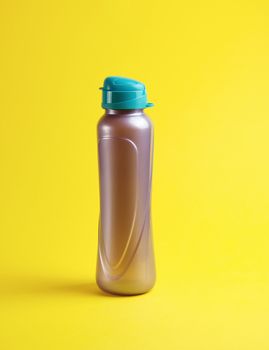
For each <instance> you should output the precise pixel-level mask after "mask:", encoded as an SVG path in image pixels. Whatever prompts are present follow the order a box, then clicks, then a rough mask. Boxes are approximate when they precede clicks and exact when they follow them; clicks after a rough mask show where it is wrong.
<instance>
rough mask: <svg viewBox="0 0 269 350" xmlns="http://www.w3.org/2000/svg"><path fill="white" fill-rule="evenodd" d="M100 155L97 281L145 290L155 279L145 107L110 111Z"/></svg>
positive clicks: (128, 290) (110, 288)
mask: <svg viewBox="0 0 269 350" xmlns="http://www.w3.org/2000/svg"><path fill="white" fill-rule="evenodd" d="M98 158H99V179H100V219H99V233H98V259H97V275H96V280H97V284H98V286H99V287H100V288H101V289H103V290H105V291H107V292H110V293H114V294H122V295H135V294H141V293H145V292H147V291H148V290H150V289H151V288H152V287H153V285H154V282H155V262H154V252H153V242H152V226H151V182H152V160H153V127H152V124H151V122H150V120H149V118H148V117H147V116H146V115H145V114H144V112H143V110H142V109H138V110H106V113H105V115H104V116H103V117H102V118H101V120H100V121H99V123H98Z"/></svg>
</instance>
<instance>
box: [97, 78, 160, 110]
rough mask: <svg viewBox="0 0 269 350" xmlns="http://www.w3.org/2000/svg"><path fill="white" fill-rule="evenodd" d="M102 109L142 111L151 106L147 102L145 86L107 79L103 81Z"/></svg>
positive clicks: (127, 80) (129, 80)
mask: <svg viewBox="0 0 269 350" xmlns="http://www.w3.org/2000/svg"><path fill="white" fill-rule="evenodd" d="M100 89H101V90H103V99H102V107H103V108H105V109H143V108H147V107H151V106H153V103H149V102H148V101H147V93H146V88H145V85H144V84H142V83H140V82H139V81H137V80H133V79H128V78H122V77H108V78H106V79H105V81H104V86H103V87H101V88H100Z"/></svg>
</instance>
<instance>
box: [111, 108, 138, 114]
mask: <svg viewBox="0 0 269 350" xmlns="http://www.w3.org/2000/svg"><path fill="white" fill-rule="evenodd" d="M105 111H106V112H105V114H106V115H126V114H128V115H130V114H136V115H137V114H144V109H106V110H105Z"/></svg>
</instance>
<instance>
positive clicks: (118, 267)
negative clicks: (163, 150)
mask: <svg viewBox="0 0 269 350" xmlns="http://www.w3.org/2000/svg"><path fill="white" fill-rule="evenodd" d="M102 139H111V137H104V138H101V139H100V140H99V142H100V141H101V140H102ZM118 139H122V140H124V141H128V142H130V143H131V144H132V145H133V146H135V149H136V150H137V147H136V145H135V144H134V142H133V141H131V140H129V139H125V138H118ZM152 149H153V145H152V142H151V149H150V169H149V178H148V191H147V196H146V203H145V214H144V220H143V224H142V227H141V230H140V232H139V235H138V240H137V242H136V244H135V246H134V249H133V251H132V252H129V254H127V252H128V250H129V248H130V242H131V238H132V235H133V230H134V226H135V220H136V215H137V195H136V206H135V208H136V210H135V215H134V219H133V222H132V227H131V231H130V232H131V233H130V235H129V237H128V240H127V243H126V246H125V248H124V250H123V253H122V255H121V257H120V259H119V261H118V262H117V264H114V265H111V264H110V263H109V261H108V258H107V254H106V250H105V247H104V239H103V238H104V237H103V231H102V220H101V215H100V219H99V249H98V255H99V259H100V263H101V266H102V269H103V272H104V274H105V275H106V276H107V277H108V278H109V279H112V280H117V279H119V278H121V277H122V276H123V275H124V273H125V272H126V271H127V269H128V267H129V266H130V264H131V262H132V260H133V259H134V256H135V254H136V252H137V250H138V247H139V245H140V242H141V239H142V236H143V231H144V229H145V225H146V222H147V218H148V216H149V215H150V207H149V206H150V198H151V182H152V157H153V155H152ZM137 164H138V163H137ZM138 170H139V169H138V167H137V181H136V183H137V185H138V174H139V171H138ZM149 225H151V224H149ZM149 229H150V227H149ZM125 258H126V259H125ZM124 260H127V261H125V264H123V263H124Z"/></svg>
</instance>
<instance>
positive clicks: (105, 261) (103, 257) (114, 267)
mask: <svg viewBox="0 0 269 350" xmlns="http://www.w3.org/2000/svg"><path fill="white" fill-rule="evenodd" d="M111 139H112V140H113V139H117V140H121V141H124V142H128V143H129V144H131V145H132V147H133V148H134V150H135V155H136V190H135V208H134V214H133V218H132V224H131V228H130V233H129V235H128V239H127V242H126V245H125V248H124V250H123V252H122V254H121V256H120V258H119V260H118V262H117V263H116V264H114V265H112V264H111V263H109V259H108V257H107V253H106V249H105V246H104V240H103V233H102V225H101V220H100V229H101V234H100V245H99V251H100V254H99V255H100V261H101V262H102V266H103V267H105V266H106V268H105V270H110V274H113V273H114V272H116V271H117V270H118V269H119V268H120V267H121V265H122V263H123V261H124V259H125V257H126V255H127V252H128V250H129V246H130V242H131V239H132V236H133V232H134V226H135V222H136V217H137V204H138V203H137V202H138V198H137V189H138V174H139V168H138V150H137V147H136V144H135V143H134V142H133V141H132V140H130V139H127V138H121V137H102V138H100V139H99V143H100V142H101V141H102V140H111Z"/></svg>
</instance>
